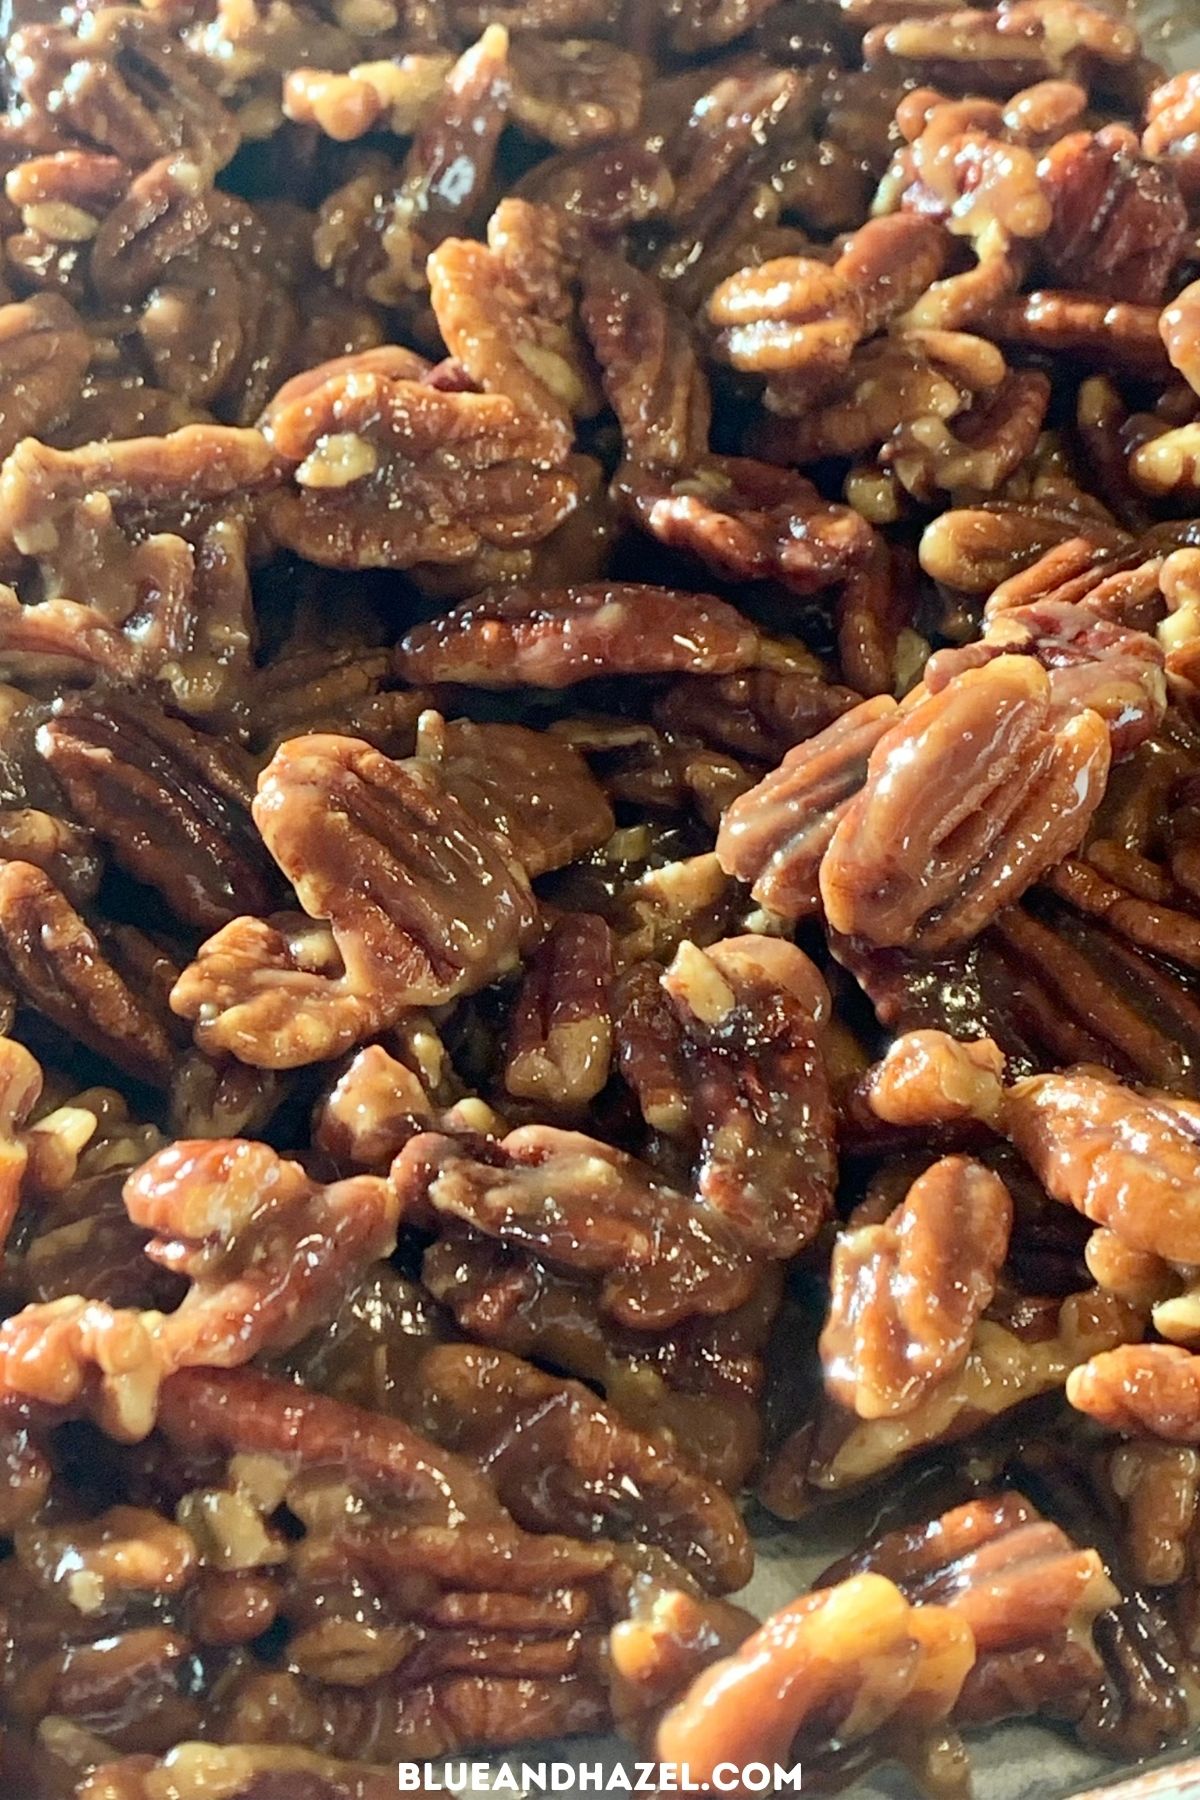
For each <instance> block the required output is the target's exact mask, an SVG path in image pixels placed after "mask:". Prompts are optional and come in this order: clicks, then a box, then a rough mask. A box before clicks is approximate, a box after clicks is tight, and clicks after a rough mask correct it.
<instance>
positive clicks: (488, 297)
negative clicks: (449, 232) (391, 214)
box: [428, 199, 600, 453]
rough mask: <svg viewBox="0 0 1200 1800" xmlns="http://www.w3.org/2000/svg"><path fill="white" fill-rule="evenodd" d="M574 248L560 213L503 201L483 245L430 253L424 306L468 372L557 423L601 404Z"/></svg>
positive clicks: (460, 244) (566, 441)
mask: <svg viewBox="0 0 1200 1800" xmlns="http://www.w3.org/2000/svg"><path fill="white" fill-rule="evenodd" d="M575 273H576V261H575V254H574V253H573V249H572V247H571V245H570V243H569V238H568V231H567V228H566V225H565V221H564V220H563V216H562V214H561V213H558V212H555V211H553V210H552V209H551V208H550V207H546V206H540V207H539V206H534V205H532V204H531V203H530V202H529V201H528V200H516V199H509V200H504V201H502V202H501V204H500V205H499V206H498V207H497V209H496V211H495V212H494V213H493V214H492V217H491V219H490V221H489V223H488V241H487V245H486V246H484V245H482V244H477V243H475V242H473V241H472V240H471V239H469V238H447V239H446V240H445V242H444V243H442V244H440V245H439V247H438V248H437V249H436V250H435V251H434V252H433V255H432V256H431V257H430V258H429V263H428V274H429V290H430V304H431V306H432V307H433V311H434V316H435V318H436V319H437V322H438V330H439V331H440V332H441V334H442V337H443V339H444V340H445V343H446V346H447V348H448V349H449V351H450V353H451V355H452V356H455V357H457V358H458V361H459V362H460V363H461V364H462V366H463V368H464V369H465V370H466V371H467V373H468V375H469V376H470V377H471V378H472V380H473V381H475V382H476V383H477V384H478V385H479V387H481V388H483V389H485V390H487V391H488V392H490V393H498V394H503V395H505V396H506V397H507V398H508V399H509V400H511V401H512V403H513V405H514V406H515V407H517V408H518V409H519V410H520V411H521V412H524V413H528V414H531V415H532V416H533V417H535V418H539V419H542V420H544V421H545V422H546V424H547V425H556V426H558V427H559V430H560V433H561V440H562V450H563V452H564V453H565V452H566V451H567V450H569V449H570V447H571V440H572V436H573V431H572V420H573V419H574V418H576V417H584V418H586V417H589V416H590V415H592V414H593V413H596V412H598V411H599V408H600V397H599V394H598V393H597V392H596V387H595V382H594V379H593V377H592V375H591V372H590V370H589V369H588V367H587V365H586V363H585V361H584V355H585V352H584V349H583V345H582V343H581V341H580V338H579V331H578V327H577V326H576V324H575V319H574V314H575V301H574V295H573V292H572V287H573V283H574V278H575Z"/></svg>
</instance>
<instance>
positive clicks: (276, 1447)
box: [0, 1314, 504, 1525]
mask: <svg viewBox="0 0 1200 1800" xmlns="http://www.w3.org/2000/svg"><path fill="white" fill-rule="evenodd" d="M17 1316H18V1318H19V1317H20V1316H21V1315H20V1314H18V1315H17ZM4 1330H5V1327H4V1326H2V1325H0V1339H2V1336H3V1333H4ZM158 1426H159V1430H160V1431H162V1432H163V1433H164V1435H165V1436H166V1437H167V1439H168V1440H169V1441H170V1442H171V1443H172V1444H174V1445H175V1446H177V1447H178V1448H179V1449H180V1450H182V1451H183V1452H184V1453H185V1454H203V1453H205V1452H212V1451H215V1452H219V1453H221V1454H223V1455H239V1456H245V1457H249V1456H261V1457H264V1458H268V1457H269V1458H271V1459H272V1460H278V1461H279V1462H282V1463H283V1464H284V1466H285V1469H286V1470H288V1471H290V1470H292V1469H297V1470H321V1469H328V1470H332V1471H334V1472H335V1473H336V1474H338V1475H339V1476H341V1477H342V1478H343V1479H347V1480H349V1481H351V1482H356V1483H361V1484H362V1486H363V1489H364V1491H366V1492H367V1493H369V1494H371V1495H377V1496H378V1497H379V1498H380V1499H381V1500H383V1501H384V1502H385V1504H388V1505H390V1506H394V1507H395V1508H396V1510H397V1511H399V1510H400V1509H401V1508H407V1509H411V1517H412V1522H413V1523H414V1524H422V1523H426V1524H438V1525H441V1524H445V1525H460V1524H464V1523H466V1522H468V1521H471V1520H475V1521H478V1522H480V1523H487V1522H488V1521H489V1520H491V1521H496V1520H503V1517H504V1514H503V1510H502V1508H501V1507H500V1505H499V1502H498V1501H497V1500H496V1498H495V1495H494V1493H493V1491H492V1489H491V1486H490V1484H489V1483H488V1482H486V1481H484V1480H483V1479H482V1477H481V1476H479V1475H478V1474H477V1473H476V1472H475V1470H474V1469H472V1468H471V1467H470V1465H469V1464H468V1463H467V1462H465V1461H464V1460H463V1459H462V1458H460V1457H457V1456H454V1455H453V1454H452V1453H451V1452H449V1451H439V1450H437V1449H436V1447H435V1446H434V1445H433V1444H431V1443H430V1441H429V1439H428V1438H424V1437H422V1436H421V1435H420V1433H419V1432H415V1431H412V1430H411V1429H410V1428H409V1427H408V1426H407V1425H404V1424H402V1423H401V1422H400V1420H398V1419H391V1418H383V1417H382V1416H381V1415H379V1414H378V1413H371V1412H367V1411H365V1410H364V1409H363V1408H362V1407H358V1406H346V1405H344V1404H343V1403H342V1402H341V1401H338V1400H331V1399H329V1398H328V1397H327V1396H326V1395H324V1394H314V1393H311V1392H308V1391H306V1390H305V1389H304V1388H300V1387H297V1386H296V1384H295V1383H294V1382H292V1381H281V1380H278V1379H276V1378H275V1377H273V1376H270V1375H265V1374H263V1373H262V1372H261V1371H260V1370H258V1369H252V1368H248V1367H247V1368H241V1369H180V1370H178V1371H176V1372H175V1373H174V1374H172V1375H171V1376H170V1377H169V1378H168V1379H167V1380H166V1381H165V1382H164V1383H163V1387H162V1392H161V1394H160V1396H159V1410H158Z"/></svg>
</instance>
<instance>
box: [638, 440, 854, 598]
mask: <svg viewBox="0 0 1200 1800" xmlns="http://www.w3.org/2000/svg"><path fill="white" fill-rule="evenodd" d="M615 487H616V491H617V492H618V493H619V494H620V496H621V498H622V500H623V501H624V503H625V505H626V506H627V508H628V509H629V510H630V511H631V512H632V514H633V516H634V517H635V518H636V519H637V520H638V522H639V524H641V525H642V526H644V527H645V529H646V530H647V531H649V532H650V533H651V535H652V536H653V537H656V538H657V539H658V540H659V542H660V543H662V544H666V545H667V546H668V548H670V549H672V550H683V551H688V552H690V553H691V554H692V555H693V556H696V557H698V558H699V560H700V561H701V562H703V563H704V564H705V565H706V567H708V568H710V569H711V570H712V571H713V573H714V574H716V575H718V576H719V577H720V578H721V579H722V580H724V581H747V580H763V579H766V580H774V581H780V582H782V583H783V585H784V586H785V587H788V588H791V589H792V590H793V591H794V592H796V593H799V594H807V593H812V592H813V591H814V590H817V589H820V588H824V587H830V586H832V585H833V583H834V582H837V581H841V580H843V579H844V578H845V577H846V576H847V575H848V574H850V573H851V572H852V571H853V570H855V569H856V568H857V567H858V565H860V564H861V563H862V562H864V561H865V560H866V558H867V557H868V556H869V555H870V552H871V547H872V536H871V531H870V528H869V527H868V526H867V525H866V523H865V522H864V521H863V519H861V518H860V517H859V515H858V513H856V512H855V511H854V510H853V509H852V508H851V507H848V506H831V505H830V504H829V503H828V502H827V501H826V500H823V499H822V498H821V496H820V494H819V493H818V492H817V490H816V488H814V487H813V485H812V483H811V482H808V481H805V480H804V478H803V476H800V475H797V474H795V473H794V472H793V471H791V470H783V469H777V468H773V467H771V465H770V464H769V463H760V462H753V461H752V460H751V459H750V458H749V457H745V456H705V457H704V458H702V459H701V460H700V461H699V462H697V463H695V464H693V465H689V467H688V468H687V469H686V470H685V471H684V472H683V473H682V474H681V475H680V476H679V477H678V478H677V479H674V480H672V479H671V478H670V475H669V474H666V473H660V472H659V471H657V470H655V469H654V468H643V467H640V466H638V465H636V464H634V465H630V464H625V465H623V466H622V468H620V469H619V470H618V471H617V475H616V478H615Z"/></svg>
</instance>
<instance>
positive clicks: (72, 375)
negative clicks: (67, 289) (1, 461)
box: [0, 294, 92, 456]
mask: <svg viewBox="0 0 1200 1800" xmlns="http://www.w3.org/2000/svg"><path fill="white" fill-rule="evenodd" d="M91 356H92V345H91V340H90V338H89V337H88V334H87V331H86V329H85V327H84V325H83V322H82V320H81V319H80V318H79V317H78V316H77V315H76V313H75V312H74V310H73V309H72V308H71V307H70V306H68V305H67V302H66V301H65V300H62V299H60V298H59V296H58V295H57V294H35V295H34V297H33V298H32V299H31V300H23V301H21V302H20V303H19V304H17V305H13V306H0V369H2V370H3V371H4V378H5V395H4V405H3V410H2V411H0V456H7V455H8V453H9V451H10V450H12V449H13V448H14V447H15V446H16V444H17V443H18V442H19V441H20V439H21V438H23V437H28V436H30V435H31V434H32V433H35V432H44V431H47V430H48V429H49V428H51V427H52V426H54V425H56V424H57V423H58V422H59V421H60V420H61V419H62V417H63V415H64V414H65V413H66V412H68V411H69V410H70V407H71V404H72V402H73V401H74V399H75V395H76V392H77V390H78V387H79V383H80V381H81V380H82V379H83V373H84V370H85V369H86V368H87V366H88V363H89V362H90V361H91Z"/></svg>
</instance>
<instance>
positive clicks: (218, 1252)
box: [125, 1139, 399, 1368]
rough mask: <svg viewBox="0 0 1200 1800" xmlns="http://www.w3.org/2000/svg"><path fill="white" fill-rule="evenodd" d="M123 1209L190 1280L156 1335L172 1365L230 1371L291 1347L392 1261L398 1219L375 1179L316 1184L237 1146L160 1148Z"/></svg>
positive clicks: (293, 1167) (255, 1147) (154, 1250)
mask: <svg viewBox="0 0 1200 1800" xmlns="http://www.w3.org/2000/svg"><path fill="white" fill-rule="evenodd" d="M125 1206H126V1210H127V1211H128V1213H129V1216H130V1218H131V1219H132V1220H133V1221H134V1223H135V1224H137V1225H140V1226H141V1227H142V1228H143V1229H144V1230H147V1231H149V1232H151V1233H152V1234H153V1235H152V1237H151V1239H150V1242H149V1243H148V1244H147V1245H146V1254H147V1255H148V1256H149V1257H151V1259H152V1260H153V1261H155V1262H157V1263H159V1264H160V1265H161V1266H162V1267H164V1268H168V1269H170V1270H172V1272H174V1273H177V1274H181V1275H186V1276H188V1277H189V1278H190V1280H191V1286H190V1288H189V1289H188V1292H187V1294H186V1295H185V1297H184V1299H183V1302H182V1304H181V1305H180V1306H179V1307H178V1308H177V1309H176V1310H175V1311H174V1312H173V1313H171V1314H170V1315H169V1317H167V1318H165V1319H164V1320H163V1321H162V1323H161V1326H160V1328H159V1343H160V1346H161V1350H162V1353H163V1355H164V1356H165V1358H166V1360H167V1363H168V1365H169V1366H170V1367H171V1368H183V1367H189V1366H195V1365H200V1366H201V1367H204V1366H209V1367H230V1366H236V1365H237V1364H238V1363H242V1362H247V1361H249V1359H250V1358H251V1357H252V1356H253V1355H255V1354H256V1353H257V1351H259V1350H261V1349H264V1348H267V1347H270V1348H272V1349H288V1348H289V1347H290V1346H291V1345H292V1344H294V1343H296V1342H297V1341H298V1340H299V1339H300V1338H301V1337H303V1336H304V1335H305V1333H306V1332H308V1331H310V1330H311V1329H312V1327H313V1326H314V1325H315V1324H317V1323H319V1322H320V1321H321V1320H322V1319H323V1318H324V1317H326V1316H328V1315H329V1314H331V1313H332V1312H333V1311H334V1310H335V1309H336V1306H337V1303H338V1301H339V1300H340V1299H341V1296H342V1294H343V1292H344V1290H345V1288H346V1287H347V1286H348V1285H349V1284H351V1283H352V1282H353V1280H354V1279H355V1277H356V1275H357V1274H358V1273H359V1272H360V1271H361V1270H364V1269H366V1268H367V1267H369V1265H370V1264H371V1263H372V1262H374V1261H376V1260H377V1259H379V1258H380V1257H386V1256H387V1255H389V1254H390V1252H391V1249H392V1248H393V1246H394V1244H395V1239H396V1221H397V1218H398V1215H399V1205H398V1201H397V1199H396V1196H395V1193H394V1192H393V1190H392V1189H391V1188H390V1187H389V1186H388V1184H387V1182H386V1181H384V1180H382V1179H381V1178H380V1177H378V1176H373V1175H359V1176H354V1177H353V1178H352V1179H350V1180H349V1181H343V1182H336V1183H334V1184H333V1186H331V1187H321V1186H319V1185H318V1184H317V1183H316V1182H313V1181H311V1180H310V1179H309V1177H308V1176H307V1175H306V1174H305V1173H304V1170H303V1169H302V1168H301V1167H300V1165H299V1163H294V1162H286V1161H284V1160H283V1159H282V1158H280V1157H279V1156H277V1155H276V1153H275V1152H274V1151H273V1150H271V1149H270V1148H269V1147H268V1146H267V1145H266V1144H256V1143H251V1142H249V1141H248V1140H245V1139H243V1140H237V1139H227V1140H218V1141H216V1142H205V1141H203V1140H197V1141H194V1142H191V1143H189V1142H187V1141H180V1142H178V1143H174V1144H172V1145H171V1146H170V1147H169V1148H168V1149H165V1150H160V1151H159V1152H158V1154H157V1155H155V1156H152V1157H151V1158H150V1160H149V1161H148V1162H146V1163H143V1164H142V1166H141V1168H139V1169H138V1170H137V1171H136V1172H135V1173H134V1174H132V1175H131V1176H130V1177H129V1179H128V1181H127V1182H126V1184H125Z"/></svg>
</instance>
